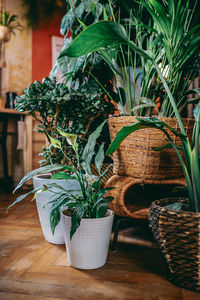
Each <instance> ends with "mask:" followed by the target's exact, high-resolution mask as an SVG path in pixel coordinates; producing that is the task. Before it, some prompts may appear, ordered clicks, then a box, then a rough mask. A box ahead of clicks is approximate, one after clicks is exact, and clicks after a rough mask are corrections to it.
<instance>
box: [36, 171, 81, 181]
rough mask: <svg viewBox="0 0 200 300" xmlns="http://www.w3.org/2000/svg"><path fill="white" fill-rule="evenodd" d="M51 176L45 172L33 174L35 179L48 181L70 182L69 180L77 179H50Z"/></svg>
mask: <svg viewBox="0 0 200 300" xmlns="http://www.w3.org/2000/svg"><path fill="white" fill-rule="evenodd" d="M51 176H52V174H50V173H46V174H38V175H35V176H33V178H35V179H37V180H41V181H42V180H48V181H55V180H56V181H57V180H58V181H60V182H61V181H62V182H70V181H77V180H76V179H59V178H58V179H51V178H50V177H51Z"/></svg>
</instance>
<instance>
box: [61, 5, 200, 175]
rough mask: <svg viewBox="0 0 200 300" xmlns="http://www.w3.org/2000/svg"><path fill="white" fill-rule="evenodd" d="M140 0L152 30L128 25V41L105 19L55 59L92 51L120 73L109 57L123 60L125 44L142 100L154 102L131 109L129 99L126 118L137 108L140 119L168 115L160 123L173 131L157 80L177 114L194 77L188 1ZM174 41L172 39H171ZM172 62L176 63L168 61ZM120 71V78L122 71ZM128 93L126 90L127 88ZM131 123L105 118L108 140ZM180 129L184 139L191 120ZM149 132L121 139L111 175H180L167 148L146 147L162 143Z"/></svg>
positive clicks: (194, 29) (194, 30) (195, 40)
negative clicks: (139, 81) (133, 32)
mask: <svg viewBox="0 0 200 300" xmlns="http://www.w3.org/2000/svg"><path fill="white" fill-rule="evenodd" d="M140 2H141V4H140V5H142V6H143V7H145V8H146V9H147V11H148V12H149V14H150V15H151V17H152V20H153V26H152V27H151V26H147V25H145V24H141V22H140V24H137V26H135V25H134V28H135V27H136V30H140V29H141V31H140V32H138V31H137V33H138V34H137V38H136V41H135V42H133V41H132V40H131V39H130V36H131V32H130V31H127V30H126V28H125V27H124V26H122V25H120V24H118V22H117V20H116V19H115V18H114V17H115V16H113V19H114V20H115V21H116V22H110V21H107V20H105V21H100V22H97V23H94V24H92V25H90V26H89V27H87V28H85V29H84V31H83V32H82V33H80V34H79V36H78V37H77V38H76V39H75V40H74V41H72V43H71V44H70V45H69V46H68V47H67V48H66V49H64V50H63V51H62V52H61V53H60V56H59V58H58V61H59V60H61V59H62V58H63V57H65V56H70V57H78V56H80V55H85V54H87V53H89V52H94V51H98V53H100V55H102V57H104V59H105V61H106V62H107V63H109V65H110V67H111V68H112V70H114V71H115V73H116V74H119V75H120V72H119V68H117V66H116V61H115V60H114V59H115V57H116V55H117V54H118V53H119V52H120V54H121V56H123V47H124V46H127V47H128V50H130V49H131V50H132V51H134V52H136V53H138V55H139V56H140V57H141V64H142V72H143V79H142V96H146V97H149V96H151V98H152V99H153V100H154V101H151V100H149V99H146V98H145V99H144V97H143V98H142V101H143V102H142V103H141V104H140V105H138V106H136V107H134V105H135V104H134V103H132V98H131V97H129V98H130V104H129V107H130V111H129V113H130V115H131V114H132V115H133V114H134V113H135V112H136V111H137V110H138V109H139V114H141V115H145V113H146V112H148V113H150V115H152V114H156V115H159V117H161V118H162V117H168V118H167V119H166V122H167V123H168V124H169V125H170V126H172V127H174V128H177V126H178V124H177V122H176V119H174V118H173V119H170V118H171V117H174V115H175V111H174V109H173V107H172V105H171V102H170V101H169V97H168V95H167V93H166V88H165V85H164V82H163V80H164V77H166V76H167V82H168V85H169V87H170V89H171V90H172V94H173V97H174V99H175V103H176V106H177V110H179V111H181V110H182V109H183V107H184V106H185V105H186V97H187V94H188V93H189V92H188V87H189V84H190V82H191V80H193V79H194V77H195V76H196V74H197V73H196V63H197V60H198V55H199V51H198V48H199V46H198V45H199V35H198V30H199V25H197V26H195V25H194V23H193V19H192V18H190V19H188V18H186V16H187V15H188V12H189V10H190V8H189V1H187V5H186V6H184V5H177V3H176V1H171V2H170V3H169V2H166V1H163V2H162V4H161V3H160V2H159V1H153V0H152V1H140ZM195 9H196V5H194V7H193V9H192V10H191V13H192V14H194V12H195ZM178 19H181V20H182V22H176V21H175V20H178ZM160 20H161V21H160ZM172 20H174V21H172ZM127 27H128V29H129V28H131V27H132V23H131V22H130V23H129V26H127ZM168 28H170V30H168ZM145 30H146V31H145ZM143 31H144V32H145V35H146V36H147V37H148V39H147V40H145V39H144V36H145V35H144V36H143V34H142V32H143ZM149 32H150V33H149ZM174 32H179V34H178V35H174ZM175 37H176V40H174V39H175ZM145 45H146V47H145ZM128 50H127V51H128ZM128 53H129V52H128ZM119 57H120V56H119ZM128 57H131V55H128ZM133 57H134V56H133ZM175 59H176V64H174V63H173V62H174V61H175ZM113 61H114V63H113ZM125 61H126V60H125ZM130 64H131V65H135V61H134V60H132V61H130ZM147 67H148V69H147ZM158 69H159V71H158ZM156 72H159V73H158V74H159V78H161V77H160V75H162V78H161V79H159V78H155V75H156V74H157V73H156ZM124 73H125V75H126V72H124ZM182 76H183V77H182ZM174 78H176V80H174ZM125 79H126V80H124V81H126V82H130V80H129V77H125ZM155 81H156V82H157V81H158V84H155ZM153 83H154V84H153ZM128 89H129V90H130V87H128ZM158 90H159V91H162V95H161V96H162V103H161V106H160V109H158V107H157V105H156V103H155V101H156V100H157V96H160V94H159V93H158ZM129 94H130V93H129ZM130 95H131V94H130ZM135 120H136V119H134V117H131V116H128V117H127V116H126V117H124V116H123V117H117V118H111V119H110V120H109V124H110V133H111V139H113V138H114V136H115V135H116V133H117V132H118V131H119V129H120V128H122V127H123V126H124V125H128V124H130V123H131V121H135ZM183 126H184V128H185V130H186V131H187V132H188V136H191V134H192V128H193V120H188V119H186V120H183ZM151 132H152V131H150V130H149V129H148V130H147V131H146V132H145V134H144V131H143V132H142V133H141V134H140V133H136V134H135V135H134V139H133V136H130V137H128V138H127V140H126V144H125V143H122V144H121V145H120V147H119V149H118V151H117V152H115V153H114V156H113V158H114V173H115V174H119V175H126V176H133V177H142V178H147V179H148V178H151V179H170V178H178V177H182V176H183V173H182V169H181V165H180V163H179V161H178V160H177V158H176V156H175V155H174V154H173V151H172V149H163V150H162V151H160V153H156V151H154V150H153V151H152V145H155V144H156V146H159V145H161V144H165V143H166V139H165V136H164V135H163V134H161V135H160V136H157V134H158V133H156V134H155V132H154V131H153V133H152V134H151ZM144 139H145V142H146V143H145V144H144ZM178 143H179V142H178ZM141 153H142V154H141ZM144 157H145V159H144ZM167 165H169V166H170V168H168V171H169V172H166V166H167Z"/></svg>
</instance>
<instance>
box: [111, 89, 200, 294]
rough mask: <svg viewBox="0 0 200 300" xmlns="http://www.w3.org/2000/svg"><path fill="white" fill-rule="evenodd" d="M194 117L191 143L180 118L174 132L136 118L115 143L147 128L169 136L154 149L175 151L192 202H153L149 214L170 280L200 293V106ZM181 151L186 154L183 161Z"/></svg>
mask: <svg viewBox="0 0 200 300" xmlns="http://www.w3.org/2000/svg"><path fill="white" fill-rule="evenodd" d="M168 95H169V99H170V101H171V103H172V105H173V106H174V104H175V102H174V99H173V97H172V95H171V93H170V90H168ZM174 107H175V106H174ZM194 116H195V124H194V129H193V136H192V141H191V142H190V140H189V137H188V136H187V134H186V132H185V130H184V127H183V124H182V121H181V118H180V115H177V119H178V122H179V124H180V130H175V129H174V128H172V127H170V126H169V125H168V124H167V123H165V122H163V121H161V120H159V119H158V118H153V117H152V118H139V117H137V120H138V121H137V122H135V123H134V124H131V125H129V126H126V127H124V128H122V129H121V131H120V132H119V133H118V134H117V136H116V139H115V141H114V143H115V142H116V143H118V142H119V140H121V138H122V137H124V136H126V135H127V134H129V133H130V132H135V131H137V130H140V129H144V128H155V129H156V130H160V131H162V132H163V133H164V134H165V135H166V137H167V139H168V141H169V143H167V144H165V145H163V147H157V148H154V149H155V151H160V150H161V149H162V148H169V147H171V148H172V149H173V150H174V151H175V153H176V155H177V157H178V158H179V160H180V163H181V165H182V168H183V172H184V176H185V180H186V184H187V190H188V196H189V199H188V198H183V197H182V198H168V199H161V200H157V201H154V202H153V203H152V205H151V207H150V211H149V222H150V227H151V228H152V231H153V234H154V237H155V239H156V241H157V243H158V246H159V248H160V250H161V254H162V257H163V260H164V263H165V266H166V271H167V276H168V278H169V280H171V281H172V282H174V283H176V284H177V285H179V286H182V287H184V288H189V289H194V290H197V291H199V290H200V284H199V282H200V281H199V279H200V278H199V269H200V264H199V261H198V257H199V233H200V232H199V228H200V226H199V225H200V189H199V176H200V162H199V133H200V104H198V105H197V107H196V108H195V110H194ZM172 136H175V137H178V138H180V140H181V144H180V145H179V146H177V145H175V143H174V140H173V138H172ZM111 147H113V144H112V145H111ZM181 152H183V154H184V160H183V158H182V156H181Z"/></svg>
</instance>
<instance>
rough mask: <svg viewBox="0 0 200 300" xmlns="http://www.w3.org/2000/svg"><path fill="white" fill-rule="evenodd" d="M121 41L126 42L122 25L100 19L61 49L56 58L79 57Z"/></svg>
mask: <svg viewBox="0 0 200 300" xmlns="http://www.w3.org/2000/svg"><path fill="white" fill-rule="evenodd" d="M123 42H127V35H126V30H125V29H124V27H123V26H122V25H120V24H117V23H113V22H110V21H100V22H97V23H94V24H92V25H90V26H88V27H87V28H86V29H84V30H83V31H82V32H81V33H80V34H79V35H78V36H77V37H76V38H75V39H74V40H73V41H72V43H71V44H70V45H69V46H68V47H67V48H66V49H64V50H63V51H61V53H60V55H59V57H58V60H59V59H60V58H61V57H62V56H71V57H79V56H82V55H86V54H88V53H91V52H95V51H98V50H99V49H101V48H105V47H108V46H109V47H113V46H116V45H117V44H120V43H123Z"/></svg>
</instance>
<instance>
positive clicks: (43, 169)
mask: <svg viewBox="0 0 200 300" xmlns="http://www.w3.org/2000/svg"><path fill="white" fill-rule="evenodd" d="M61 169H64V166H63V165H58V164H55V165H48V166H44V167H41V168H38V169H35V170H33V171H31V172H29V173H27V174H26V175H25V176H24V177H23V178H22V179H21V181H20V182H19V184H18V185H17V186H16V188H15V189H14V191H13V193H14V192H15V191H16V190H18V189H19V188H20V187H21V186H22V185H23V184H24V183H25V182H26V181H28V180H30V179H31V178H33V177H34V176H36V175H38V174H45V173H49V172H53V171H58V170H61Z"/></svg>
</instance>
